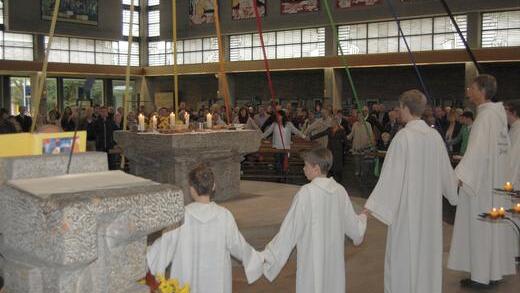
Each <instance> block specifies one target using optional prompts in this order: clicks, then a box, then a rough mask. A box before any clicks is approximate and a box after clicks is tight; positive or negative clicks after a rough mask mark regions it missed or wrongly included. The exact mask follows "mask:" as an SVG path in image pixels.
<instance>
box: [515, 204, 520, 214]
mask: <svg viewBox="0 0 520 293" xmlns="http://www.w3.org/2000/svg"><path fill="white" fill-rule="evenodd" d="M514 210H515V212H517V213H520V203H517V204H516V205H515V208H514Z"/></svg>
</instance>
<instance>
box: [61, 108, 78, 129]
mask: <svg viewBox="0 0 520 293" xmlns="http://www.w3.org/2000/svg"><path fill="white" fill-rule="evenodd" d="M74 119H75V115H74V113H73V112H72V109H71V108H70V107H66V108H65V110H64V111H63V117H61V129H63V131H74V128H76V122H75V121H74Z"/></svg>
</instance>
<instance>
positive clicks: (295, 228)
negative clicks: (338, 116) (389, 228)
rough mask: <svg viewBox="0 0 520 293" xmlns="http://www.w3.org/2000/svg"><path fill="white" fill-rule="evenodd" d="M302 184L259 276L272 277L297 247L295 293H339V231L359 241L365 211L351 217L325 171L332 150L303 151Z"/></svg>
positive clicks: (342, 284) (341, 242)
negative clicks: (304, 182)
mask: <svg viewBox="0 0 520 293" xmlns="http://www.w3.org/2000/svg"><path fill="white" fill-rule="evenodd" d="M303 157H304V161H305V167H304V169H303V170H304V172H305V176H306V177H307V178H308V179H309V180H311V183H309V184H306V185H304V186H302V188H301V189H300V190H299V191H298V193H297V194H296V195H295V196H294V199H293V202H292V204H291V207H290V209H289V212H288V213H287V216H285V219H284V220H283V223H282V226H281V227H280V231H279V232H278V234H276V236H275V237H274V239H273V240H272V241H271V242H270V243H269V244H268V245H267V246H266V249H265V251H264V252H263V255H264V257H265V264H264V275H265V276H266V278H267V279H268V280H269V281H273V280H274V279H275V278H276V276H278V274H279V273H280V271H281V270H282V268H283V266H284V265H285V263H286V262H287V259H288V258H289V256H290V255H291V251H292V250H293V249H294V247H295V246H296V247H297V264H296V292H297V293H345V258H344V252H345V235H347V236H348V237H350V238H351V239H352V241H353V242H354V244H355V245H359V244H361V242H362V241H363V237H364V234H365V230H366V219H367V218H366V215H365V214H361V215H357V214H356V213H355V211H354V209H353V207H352V203H351V202H350V199H349V197H348V194H347V192H346V190H345V188H343V186H342V185H341V184H338V183H337V182H336V181H334V179H333V178H327V177H326V174H327V172H328V171H329V169H330V167H331V166H332V153H331V152H330V151H329V150H328V149H326V148H323V147H320V148H317V149H314V150H312V151H310V152H308V153H306V154H304V155H303Z"/></svg>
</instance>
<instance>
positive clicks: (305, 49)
mask: <svg viewBox="0 0 520 293" xmlns="http://www.w3.org/2000/svg"><path fill="white" fill-rule="evenodd" d="M263 36H264V45H265V50H266V55H267V58H268V59H284V58H301V57H315V56H325V28H322V27H321V28H311V29H298V30H287V31H277V32H267V33H264V34H263ZM229 43H230V46H229V47H230V60H231V61H246V60H261V59H263V53H262V47H261V44H260V37H259V34H242V35H233V36H230V38H229Z"/></svg>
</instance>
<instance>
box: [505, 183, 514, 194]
mask: <svg viewBox="0 0 520 293" xmlns="http://www.w3.org/2000/svg"><path fill="white" fill-rule="evenodd" d="M504 190H505V191H507V192H511V191H513V184H511V182H506V184H505V185H504Z"/></svg>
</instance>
